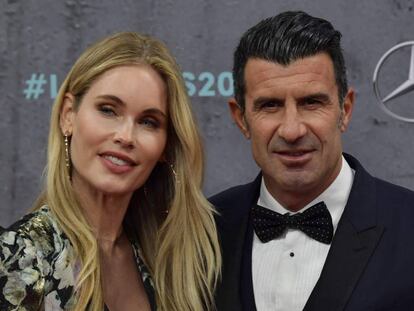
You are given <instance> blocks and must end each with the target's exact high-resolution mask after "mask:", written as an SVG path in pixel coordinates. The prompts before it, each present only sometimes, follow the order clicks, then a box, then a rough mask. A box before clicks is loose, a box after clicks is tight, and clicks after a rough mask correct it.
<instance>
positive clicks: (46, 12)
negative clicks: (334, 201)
mask: <svg viewBox="0 0 414 311" xmlns="http://www.w3.org/2000/svg"><path fill="white" fill-rule="evenodd" d="M0 3H1V6H0V10H1V12H0V50H1V51H0V90H1V92H2V96H1V97H0V98H1V99H0V105H1V113H0V131H1V134H2V135H1V137H2V139H1V141H0V164H1V172H0V198H1V199H0V225H3V226H4V225H8V224H10V223H11V222H12V221H14V220H16V219H17V218H18V217H20V216H21V215H23V213H24V212H26V211H27V210H28V209H29V208H30V206H31V204H32V202H33V200H34V199H35V197H36V195H37V193H38V192H39V189H40V188H41V183H42V177H41V174H42V171H43V168H44V165H45V155H46V152H45V146H46V137H47V132H48V123H49V113H50V108H51V105H52V102H53V100H52V97H53V96H54V92H55V91H56V87H57V86H58V85H59V83H60V82H62V80H63V78H64V76H65V75H66V73H67V71H68V70H69V68H70V66H71V65H72V63H73V62H74V60H75V59H76V58H77V57H78V56H79V54H80V53H81V51H83V50H84V48H85V47H86V46H87V45H89V44H90V43H92V42H93V41H95V40H97V39H99V38H101V37H103V36H106V35H108V34H111V33H114V32H118V31H126V30H129V31H139V32H143V33H148V34H151V35H154V36H156V37H158V38H160V39H162V40H163V41H165V42H166V43H167V45H168V46H169V47H170V48H171V50H172V51H173V53H174V54H175V56H176V57H177V59H178V62H179V63H180V64H181V67H182V70H183V71H184V72H186V73H187V81H188V82H189V91H191V93H192V96H191V99H192V103H193V106H194V110H195V112H196V114H197V117H198V120H199V123H200V127H201V130H202V134H203V137H204V141H205V149H206V154H207V163H206V164H207V172H206V177H205V187H204V190H205V193H206V195H210V194H213V193H215V192H217V191H219V190H221V189H224V188H227V187H230V186H232V185H235V184H239V183H244V182H248V181H249V180H251V179H252V178H253V177H254V176H255V175H256V174H257V172H258V168H257V167H256V165H255V163H254V161H253V160H252V158H251V154H250V148H249V145H248V143H247V142H246V141H245V140H244V139H243V138H242V136H241V134H240V133H239V132H238V130H237V129H236V127H235V125H234V124H233V122H232V121H231V119H230V116H229V113H228V109H227V104H226V102H227V99H228V92H229V86H228V72H229V71H230V69H231V62H232V53H233V49H234V47H235V45H236V43H237V41H238V39H239V38H240V35H241V34H242V32H244V31H245V30H246V29H247V28H248V27H250V26H251V25H253V24H255V23H256V22H257V21H258V20H260V19H262V18H264V17H267V16H270V15H274V14H277V13H278V12H281V11H284V10H297V9H300V10H305V11H307V12H309V13H310V14H313V15H316V16H321V17H325V18H327V19H328V20H330V21H332V22H333V24H334V25H335V27H336V28H338V29H339V30H340V31H341V32H342V33H343V47H344V50H345V57H346V61H347V65H348V76H349V81H350V85H351V86H353V87H354V88H355V89H356V106H355V110H354V115H353V120H352V123H351V126H350V128H349V130H348V132H347V133H346V134H345V135H344V145H345V148H344V149H345V150H346V151H348V152H350V153H352V154H354V155H355V156H357V157H358V158H359V159H360V161H361V162H362V163H363V164H364V165H365V166H366V167H367V168H368V169H369V171H370V172H371V173H373V174H374V175H377V176H379V177H381V178H385V179H387V180H390V181H391V182H394V183H397V184H400V185H403V186H406V187H408V188H414V166H413V162H414V160H413V157H412V154H413V153H414V144H413V143H412V140H413V137H414V135H413V134H414V124H408V123H403V122H400V121H397V120H394V119H392V118H390V117H389V116H388V115H386V114H384V112H383V111H382V110H381V109H380V108H379V106H378V105H377V103H376V99H375V97H374V93H373V91H372V82H371V80H372V74H373V71H374V68H375V66H376V63H377V62H378V60H379V58H380V57H381V55H383V54H384V53H385V52H386V51H387V50H388V49H389V48H391V47H392V46H394V45H395V44H397V43H399V42H403V41H407V40H414V31H413V30H414V18H413V17H414V13H413V6H414V2H413V1H409V0H394V1H387V0H384V1H377V0H368V1H360V0H350V1H331V0H319V1H305V0H302V1H293V0H291V1H275V0H254V1H241V0H221V1H207V0H205V1H203V0H191V1H190V0H189V1H184V0H174V1H172V0H170V1H152V0H140V1H132V0H125V1H109V0H100V1H97V0H95V1H73V0H67V1H55V0H47V1H39V0H31V1H18V0H14V1H12V0H10V1H6V0H0ZM393 68H394V70H393V71H392V72H394V73H395V75H396V79H398V77H400V78H401V77H404V76H405V75H406V72H407V71H408V60H407V59H404V58H403V57H402V58H401V61H398V62H397V64H396V66H395V67H393ZM41 74H43V82H44V83H43V84H41V87H39V89H38V90H39V91H40V90H42V89H43V93H41V92H36V89H35V91H33V92H31V93H29V94H25V93H23V90H24V89H26V88H27V86H28V85H27V83H26V81H27V80H30V79H31V78H32V75H34V78H36V79H37V81H39V79H40V78H41V76H40V75H41ZM191 79H194V80H193V81H192V80H191ZM213 79H214V83H212V84H211V85H208V83H210V82H212V81H213ZM393 83H394V82H393ZM203 88H204V89H203ZM413 98H414V95H413V96H411V97H406V98H405V99H406V100H407V101H410V103H411V104H412V103H413ZM411 111H413V110H412V109H411ZM413 115H414V113H413Z"/></svg>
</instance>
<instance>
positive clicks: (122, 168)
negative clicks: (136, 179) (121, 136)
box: [100, 153, 136, 174]
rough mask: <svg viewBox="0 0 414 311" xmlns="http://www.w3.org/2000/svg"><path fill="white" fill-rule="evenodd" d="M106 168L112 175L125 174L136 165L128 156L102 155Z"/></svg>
mask: <svg viewBox="0 0 414 311" xmlns="http://www.w3.org/2000/svg"><path fill="white" fill-rule="evenodd" d="M100 158H101V160H102V163H103V164H104V166H105V167H106V168H107V169H109V171H111V172H112V173H115V174H123V173H126V172H129V171H131V170H132V169H133V168H134V166H136V163H135V162H134V161H132V160H131V159H130V158H128V157H126V156H119V155H115V154H114V153H104V154H100Z"/></svg>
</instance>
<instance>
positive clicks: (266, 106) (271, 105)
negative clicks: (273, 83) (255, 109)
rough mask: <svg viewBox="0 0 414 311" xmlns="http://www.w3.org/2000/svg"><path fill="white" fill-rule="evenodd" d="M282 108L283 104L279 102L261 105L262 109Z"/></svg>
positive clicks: (268, 102) (267, 102)
mask: <svg viewBox="0 0 414 311" xmlns="http://www.w3.org/2000/svg"><path fill="white" fill-rule="evenodd" d="M282 106H283V104H282V103H281V102H278V101H266V102H263V103H262V104H261V105H260V108H262V109H266V108H279V107H282Z"/></svg>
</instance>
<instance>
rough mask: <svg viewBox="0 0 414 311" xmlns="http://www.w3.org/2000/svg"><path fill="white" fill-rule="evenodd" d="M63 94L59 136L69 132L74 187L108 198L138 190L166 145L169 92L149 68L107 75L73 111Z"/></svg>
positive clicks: (70, 99) (70, 98) (122, 69)
mask: <svg viewBox="0 0 414 311" xmlns="http://www.w3.org/2000/svg"><path fill="white" fill-rule="evenodd" d="M74 103H75V100H74V97H73V96H72V95H71V94H67V96H66V98H65V102H64V105H63V108H62V114H61V127H62V131H63V133H67V132H69V133H71V135H72V136H71V143H70V151H71V152H70V157H71V162H72V181H73V183H74V186H75V187H76V188H77V189H80V190H82V189H85V187H89V188H91V190H92V191H97V192H98V193H99V192H103V193H105V194H109V195H124V194H130V193H132V192H133V191H134V190H136V189H137V188H139V187H141V186H142V185H143V184H144V183H145V181H146V180H147V178H148V176H149V175H150V173H151V171H152V169H153V168H154V166H155V165H156V164H157V162H158V161H160V160H163V155H164V150H165V146H166V142H167V123H168V115H167V114H168V112H167V91H166V85H165V83H164V81H163V80H162V78H161V77H160V75H159V74H158V73H157V72H156V71H155V70H154V69H152V68H151V67H150V66H148V65H131V66H120V67H116V68H113V69H110V70H108V71H106V72H105V73H104V74H102V75H101V76H100V77H99V78H98V79H97V80H96V81H95V82H94V83H93V84H92V86H91V87H90V89H89V90H88V92H87V93H86V94H85V95H84V96H83V98H82V101H81V102H80V105H79V107H78V109H77V110H75V107H74ZM85 190H86V189H85Z"/></svg>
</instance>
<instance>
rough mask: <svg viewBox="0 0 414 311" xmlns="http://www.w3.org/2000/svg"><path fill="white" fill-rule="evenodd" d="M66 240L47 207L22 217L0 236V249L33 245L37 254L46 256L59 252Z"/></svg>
mask: <svg viewBox="0 0 414 311" xmlns="http://www.w3.org/2000/svg"><path fill="white" fill-rule="evenodd" d="M64 240H67V238H66V237H65V235H64V233H63V232H62V230H61V229H60V228H59V225H58V223H57V221H56V220H55V217H54V216H53V214H52V213H51V211H50V209H49V208H48V206H43V207H41V208H40V209H38V210H36V211H34V212H32V213H30V214H27V215H25V216H23V217H22V218H21V219H20V220H18V221H16V222H15V223H14V224H12V225H11V226H10V227H9V228H7V229H3V230H2V232H1V234H0V247H1V248H3V247H5V246H13V245H14V246H17V245H16V244H23V245H26V246H28V245H33V246H35V247H36V250H37V252H41V253H42V254H43V255H44V256H48V255H50V254H51V253H53V252H59V251H60V250H61V245H62V244H65V243H64Z"/></svg>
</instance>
